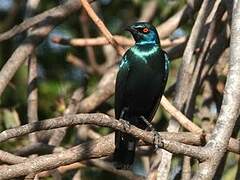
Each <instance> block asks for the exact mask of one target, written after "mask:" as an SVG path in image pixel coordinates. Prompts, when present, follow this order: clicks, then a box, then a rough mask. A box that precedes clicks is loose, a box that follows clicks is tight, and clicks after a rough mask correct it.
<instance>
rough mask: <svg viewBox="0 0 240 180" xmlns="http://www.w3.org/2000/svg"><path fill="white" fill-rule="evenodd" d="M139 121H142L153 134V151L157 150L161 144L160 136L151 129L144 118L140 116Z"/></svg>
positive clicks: (150, 125)
mask: <svg viewBox="0 0 240 180" xmlns="http://www.w3.org/2000/svg"><path fill="white" fill-rule="evenodd" d="M140 119H142V120H143V121H144V122H145V124H146V125H147V126H148V127H147V128H149V129H150V130H151V131H152V132H153V134H154V137H153V143H154V145H155V149H158V148H159V144H161V143H162V138H161V136H160V134H159V133H158V132H157V131H156V130H155V129H154V128H153V126H152V124H151V123H150V122H148V120H147V119H146V118H145V117H144V116H140Z"/></svg>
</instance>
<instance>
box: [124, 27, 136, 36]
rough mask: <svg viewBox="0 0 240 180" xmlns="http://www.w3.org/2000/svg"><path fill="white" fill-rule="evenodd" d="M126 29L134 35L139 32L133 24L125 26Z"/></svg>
mask: <svg viewBox="0 0 240 180" xmlns="http://www.w3.org/2000/svg"><path fill="white" fill-rule="evenodd" d="M125 31H129V32H130V33H132V34H133V35H134V34H137V30H136V29H134V28H133V27H132V26H127V27H126V28H125Z"/></svg>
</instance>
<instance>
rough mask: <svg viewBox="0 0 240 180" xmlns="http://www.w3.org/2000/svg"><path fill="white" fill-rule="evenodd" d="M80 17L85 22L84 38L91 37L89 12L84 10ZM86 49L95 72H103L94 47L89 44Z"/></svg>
mask: <svg viewBox="0 0 240 180" xmlns="http://www.w3.org/2000/svg"><path fill="white" fill-rule="evenodd" d="M79 19H80V22H81V24H84V26H82V31H83V36H84V38H89V37H90V32H89V29H88V25H89V22H88V21H89V20H88V16H87V13H86V12H85V11H82V13H81V14H80V17H79ZM86 51H87V57H88V61H89V63H90V65H91V67H92V69H93V70H94V72H95V73H98V74H102V72H101V70H100V68H99V65H98V63H97V60H96V55H95V52H94V49H93V47H89V46H87V47H86Z"/></svg>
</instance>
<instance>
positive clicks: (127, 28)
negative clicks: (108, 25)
mask: <svg viewBox="0 0 240 180" xmlns="http://www.w3.org/2000/svg"><path fill="white" fill-rule="evenodd" d="M124 30H125V31H129V32H131V31H132V28H131V26H127V27H125V29H124Z"/></svg>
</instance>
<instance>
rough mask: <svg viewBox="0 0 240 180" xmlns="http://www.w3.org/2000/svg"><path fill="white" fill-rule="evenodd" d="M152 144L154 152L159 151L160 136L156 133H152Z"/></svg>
mask: <svg viewBox="0 0 240 180" xmlns="http://www.w3.org/2000/svg"><path fill="white" fill-rule="evenodd" d="M153 134H154V135H153V143H154V146H155V150H157V149H159V148H160V147H161V144H162V143H163V142H162V138H161V136H160V134H159V133H158V132H157V131H155V130H154V131H153Z"/></svg>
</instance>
